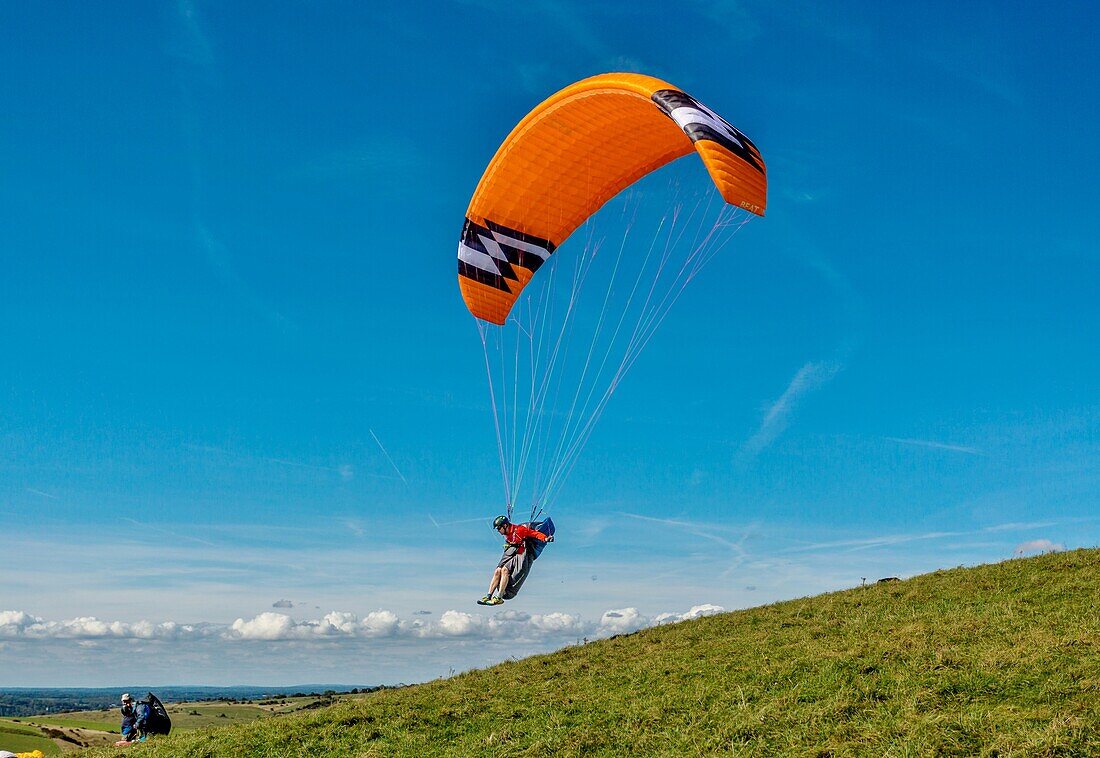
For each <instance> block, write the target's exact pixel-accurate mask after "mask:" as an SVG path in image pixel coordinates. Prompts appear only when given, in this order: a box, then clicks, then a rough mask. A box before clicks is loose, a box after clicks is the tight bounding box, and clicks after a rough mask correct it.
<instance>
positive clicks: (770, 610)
mask: <svg viewBox="0 0 1100 758" xmlns="http://www.w3.org/2000/svg"><path fill="white" fill-rule="evenodd" d="M1098 598H1100V551H1097V550H1078V551H1075V552H1071V553H1061V554H1057V555H1048V556H1042V557H1039V558H1032V559H1026V560H1015V561H1009V562H1006V563H1001V564H997V565H992V566H982V567H979V568H973V569H957V570H952V571H940V572H936V573H933V574H927V575H924V576H919V577H916V578H913V579H910V580H908V581H905V582H898V583H892V584H881V585H874V586H870V587H866V588H859V589H853V590H848V591H845V592H838V593H833V594H829V595H822V596H819V597H813V598H806V599H802V600H794V601H790V602H784V603H778V604H776V605H770V606H765V607H761V608H753V609H749V610H745V611H738V612H735V613H727V614H723V615H720V616H712V617H708V618H703V619H699V620H697V621H691V622H686V623H682V624H676V625H673V626H666V627H659V628H655V629H650V630H646V631H643V632H639V633H637V634H633V635H629V636H624V637H619V638H615V639H610V640H605V641H601V642H595V643H591V644H588V645H584V646H579V647H572V648H568V649H565V650H563V651H560V652H558V653H554V654H552V655H543V656H537V657H534V658H529V659H526V660H522V661H518V662H510V663H505V664H502V665H499V666H496V667H494V668H491V669H486V670H482V671H474V672H470V673H467V674H463V675H461V676H457V677H454V678H452V679H448V680H445V681H444V680H441V681H436V682H431V683H429V684H425V685H420V686H416V687H410V688H406V689H401V690H387V691H382V692H378V693H374V694H372V695H370V696H368V697H365V698H361V699H357V700H348V701H344V702H341V703H338V704H336V705H334V706H332V707H330V708H326V709H318V710H315V711H309V712H305V713H301V714H295V715H290V716H286V717H275V718H269V719H265V720H262V721H256V722H253V723H251V724H243V725H238V726H232V727H229V728H225V729H211V730H199V731H194V732H189V733H184V734H181V735H179V736H178V737H176V736H173V737H171V738H168V739H164V740H160V741H157V742H155V743H150V744H147V745H142V746H140V747H135V748H130V749H129V750H128V751H127V752H128V753H130V754H131V755H141V756H146V755H148V756H181V757H182V756H188V758H190V757H191V756H221V755H226V756H230V755H232V756H307V755H324V756H392V755H408V756H421V755H454V756H469V755H496V756H513V755H516V756H518V755H669V756H673V755H675V756H681V755H700V754H712V753H733V754H736V755H811V756H828V755H835V756H841V755H843V756H848V755H867V756H910V755H968V756H969V755H989V756H993V755H997V756H1009V755H1019V756H1043V755H1049V756H1054V755H1058V756H1072V755H1080V756H1086V755H1093V756H1095V755H1100V603H1098V602H1097V601H1098ZM115 754H116V751H112V750H99V751H94V752H90V753H88V755H95V756H107V755H115Z"/></svg>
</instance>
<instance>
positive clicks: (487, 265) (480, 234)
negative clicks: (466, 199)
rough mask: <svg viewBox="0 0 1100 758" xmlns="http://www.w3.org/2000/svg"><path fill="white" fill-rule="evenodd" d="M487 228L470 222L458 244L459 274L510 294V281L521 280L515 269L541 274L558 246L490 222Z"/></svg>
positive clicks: (467, 220)
mask: <svg viewBox="0 0 1100 758" xmlns="http://www.w3.org/2000/svg"><path fill="white" fill-rule="evenodd" d="M485 224H486V225H485V226H482V225H481V224H477V223H474V222H473V221H471V220H470V219H466V223H465V224H463V225H462V238H461V239H460V240H459V242H458V273H459V275H460V276H465V277H467V278H470V279H473V280H475V281H478V282H481V283H482V284H487V285H489V286H490V287H496V288H497V289H499V290H504V291H505V292H510V291H511V288H510V287H509V286H508V280H511V281H513V282H515V281H519V277H517V276H516V272H515V270H514V269H513V268H512V267H513V266H522V267H523V268H525V269H527V270H528V271H531V272H535V271H538V269H539V266H541V265H542V264H543V263H544V262H545V261H546V259H547V258H548V257H550V254H551V253H552V252H554V243H553V242H550V241H549V240H544V239H540V238H539V237H535V236H533V235H530V234H524V233H523V232H517V231H516V230H515V229H509V228H508V227H506V226H502V225H500V224H496V223H493V222H492V221H488V220H486V222H485Z"/></svg>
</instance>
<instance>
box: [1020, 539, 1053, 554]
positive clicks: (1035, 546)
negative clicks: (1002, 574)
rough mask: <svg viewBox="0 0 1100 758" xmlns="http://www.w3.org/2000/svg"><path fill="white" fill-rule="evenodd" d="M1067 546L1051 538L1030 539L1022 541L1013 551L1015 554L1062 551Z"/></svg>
mask: <svg viewBox="0 0 1100 758" xmlns="http://www.w3.org/2000/svg"><path fill="white" fill-rule="evenodd" d="M1065 549H1066V546H1065V545H1063V544H1062V543H1061V542H1051V541H1050V540H1029V541H1028V542H1021V543H1020V544H1019V545H1017V546H1016V549H1015V550H1013V551H1012V554H1013V555H1036V554H1038V553H1060V552H1061V551H1063V550H1065Z"/></svg>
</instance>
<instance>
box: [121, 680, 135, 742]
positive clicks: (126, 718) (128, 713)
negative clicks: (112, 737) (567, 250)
mask: <svg viewBox="0 0 1100 758" xmlns="http://www.w3.org/2000/svg"><path fill="white" fill-rule="evenodd" d="M137 720H138V717H137V711H136V710H135V709H134V699H133V698H132V697H130V693H129V692H125V693H123V695H122V729H121V731H122V739H124V740H126V741H127V742H133V741H134V740H136V739H137V738H138V728H137Z"/></svg>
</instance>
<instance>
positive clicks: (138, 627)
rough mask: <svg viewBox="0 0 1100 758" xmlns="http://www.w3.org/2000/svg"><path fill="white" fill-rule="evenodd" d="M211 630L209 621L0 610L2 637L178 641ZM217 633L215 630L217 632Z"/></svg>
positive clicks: (205, 633) (0, 634) (207, 633)
mask: <svg viewBox="0 0 1100 758" xmlns="http://www.w3.org/2000/svg"><path fill="white" fill-rule="evenodd" d="M211 633H212V625H210V624H195V625H191V624H177V623H176V622H174V621H164V622H161V623H159V624H154V623H153V622H151V621H138V622H135V623H127V622H124V621H101V620H100V619H97V618H96V617H94V616H78V617H77V618H72V619H67V620H64V621H46V620H45V619H42V618H40V617H38V616H32V615H30V614H29V613H26V612H24V611H0V637H17V638H29V639H78V640H91V639H138V640H175V639H181V638H184V637H195V638H197V637H205V636H209V635H210V634H211ZM214 633H216V632H214Z"/></svg>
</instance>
